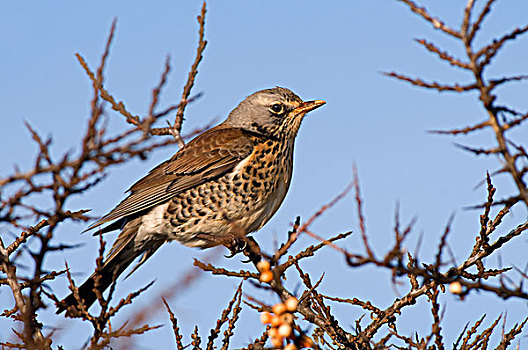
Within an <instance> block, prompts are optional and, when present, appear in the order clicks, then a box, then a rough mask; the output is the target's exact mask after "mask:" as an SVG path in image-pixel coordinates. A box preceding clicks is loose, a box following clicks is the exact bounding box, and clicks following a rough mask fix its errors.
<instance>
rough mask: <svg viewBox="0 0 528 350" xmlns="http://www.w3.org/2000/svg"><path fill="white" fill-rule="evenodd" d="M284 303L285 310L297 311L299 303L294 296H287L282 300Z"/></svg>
mask: <svg viewBox="0 0 528 350" xmlns="http://www.w3.org/2000/svg"><path fill="white" fill-rule="evenodd" d="M284 305H286V310H288V311H290V312H294V311H297V305H299V301H298V300H297V298H296V297H289V298H288V299H286V301H285V302H284Z"/></svg>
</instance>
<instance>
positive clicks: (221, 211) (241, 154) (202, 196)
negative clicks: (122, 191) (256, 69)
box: [57, 87, 325, 313]
mask: <svg viewBox="0 0 528 350" xmlns="http://www.w3.org/2000/svg"><path fill="white" fill-rule="evenodd" d="M324 104H325V102H324V101H320V100H315V101H308V102H303V101H302V100H301V99H300V98H299V96H297V95H296V94H295V93H293V92H292V91H291V90H288V89H285V88H280V87H276V88H272V89H267V90H262V91H258V92H256V93H254V94H252V95H250V96H249V97H247V98H246V99H245V100H244V101H242V102H241V103H240V104H239V105H238V106H237V107H236V108H235V109H234V110H233V111H232V112H231V113H230V114H229V116H228V117H227V119H226V120H225V121H224V122H223V123H221V124H220V125H218V126H216V127H214V128H212V129H209V130H207V131H205V132H204V133H202V134H200V135H199V136H197V137H196V138H194V139H193V140H192V141H190V142H189V143H188V144H186V145H185V147H183V148H182V149H181V150H180V151H178V152H177V153H176V154H175V155H174V156H173V157H172V158H170V159H169V160H167V161H165V162H163V163H161V164H160V165H158V166H157V167H155V168H154V169H152V170H151V171H150V172H149V173H148V175H147V176H145V177H144V178H142V179H141V180H139V181H138V182H136V183H135V184H134V185H133V186H132V187H131V188H130V189H129V192H130V194H129V195H128V197H127V198H125V199H124V200H123V201H122V202H121V203H119V204H118V205H117V206H116V207H115V208H114V209H113V210H112V211H111V212H110V213H108V214H106V215H105V216H103V217H102V218H101V219H100V220H98V221H97V222H95V223H93V224H92V225H91V226H90V227H88V229H87V230H91V229H94V228H96V227H99V226H100V225H102V224H105V223H109V222H112V223H111V224H109V225H108V226H106V227H104V228H102V229H100V232H101V233H106V232H110V231H113V230H121V233H120V234H119V236H118V237H117V239H116V241H115V242H114V244H113V246H112V249H111V250H110V252H109V253H108V256H107V257H106V259H105V261H104V264H103V266H102V268H101V269H100V271H98V272H96V273H98V275H99V276H100V277H99V281H98V283H97V289H98V290H99V291H100V292H101V293H102V292H103V291H104V290H106V289H107V288H108V287H109V286H110V284H112V282H113V281H114V280H115V279H116V278H117V277H118V276H119V275H120V274H121V273H123V271H125V269H126V268H127V267H128V266H129V265H130V264H131V263H132V262H133V261H134V260H135V259H136V258H138V257H140V256H141V259H140V260H139V262H138V263H137V265H136V266H135V267H134V269H133V270H132V271H131V272H130V273H132V272H134V271H135V270H136V269H137V268H138V267H139V266H140V265H141V264H143V263H144V262H145V261H146V260H147V259H148V258H149V257H151V256H152V254H154V252H155V251H156V250H157V249H158V248H159V247H161V246H162V245H163V244H164V243H165V242H170V241H174V240H176V241H179V242H181V243H183V244H184V245H186V246H189V247H199V248H209V247H213V246H216V245H220V244H223V245H226V246H229V245H230V244H231V243H232V241H233V240H235V241H236V235H234V234H233V228H234V227H236V228H237V230H242V231H243V233H244V234H245V235H247V234H249V233H251V232H254V231H256V230H258V229H260V228H261V227H262V226H264V224H265V223H266V222H268V220H269V219H270V218H271V217H272V216H273V214H274V213H275V212H276V211H277V209H278V208H279V206H280V204H281V203H282V201H283V199H284V197H285V196H286V192H287V191H288V188H289V186H290V181H291V176H292V167H293V146H294V141H295V137H296V136H297V132H298V131H299V127H300V125H301V122H302V120H303V118H304V116H305V115H306V113H308V112H310V111H311V110H314V109H316V108H318V107H320V106H322V105H324ZM96 273H94V274H93V275H92V276H90V277H89V278H88V279H87V280H86V281H85V282H84V283H83V284H82V285H81V286H80V287H79V297H80V299H81V300H82V303H83V304H84V305H85V307H86V308H88V307H90V306H91V305H92V304H93V303H94V302H95V301H96V300H97V297H96V294H95V292H94V286H95V280H96ZM78 304H79V300H77V299H76V298H75V296H74V295H73V293H72V294H70V295H69V296H68V297H66V298H65V299H64V300H62V301H61V302H60V303H59V307H58V311H57V313H60V312H62V311H64V310H66V309H68V310H70V309H71V308H74V309H75V308H76V306H77V305H78Z"/></svg>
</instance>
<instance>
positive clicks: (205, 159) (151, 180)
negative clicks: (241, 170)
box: [87, 126, 255, 230]
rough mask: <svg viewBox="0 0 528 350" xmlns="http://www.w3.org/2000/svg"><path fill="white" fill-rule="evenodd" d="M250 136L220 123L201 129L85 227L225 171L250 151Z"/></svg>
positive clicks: (147, 205)
mask: <svg viewBox="0 0 528 350" xmlns="http://www.w3.org/2000/svg"><path fill="white" fill-rule="evenodd" d="M253 140H254V139H253V138H252V137H251V136H250V135H249V134H247V133H245V132H244V131H242V130H240V129H234V128H226V127H223V126H217V127H215V128H212V129H210V130H208V131H206V132H204V133H203V134H201V135H200V136H198V137H196V138H195V139H193V140H192V141H191V142H189V143H188V144H187V145H186V146H185V147H184V148H182V149H181V150H180V151H179V152H178V153H176V154H175V155H174V156H173V157H172V158H171V159H169V160H167V161H165V162H163V163H161V164H160V165H158V166H157V167H155V168H154V169H152V170H151V171H150V172H149V173H148V175H147V176H145V177H144V178H142V179H141V180H139V181H138V182H136V183H135V184H134V185H132V187H130V189H129V190H128V191H130V194H129V196H128V197H127V198H125V199H124V200H123V201H122V202H121V203H119V204H118V205H117V206H116V207H115V208H114V209H113V210H112V211H111V212H110V213H108V214H106V215H105V216H103V217H102V218H101V219H100V220H98V221H96V222H94V223H93V224H92V225H90V226H89V227H88V229H87V230H91V229H93V228H95V227H97V226H99V225H101V224H104V223H106V222H109V221H113V220H117V219H119V218H125V217H127V216H129V215H132V214H135V213H138V212H140V211H142V210H145V209H148V208H151V207H153V206H155V205H158V204H161V203H163V202H165V201H167V200H169V199H170V198H172V197H174V196H175V195H177V194H178V193H180V192H182V191H185V190H187V189H189V188H192V187H196V186H198V185H201V184H203V183H205V182H207V181H210V180H212V179H216V178H219V177H221V176H223V175H225V174H226V173H228V172H229V171H231V170H232V169H233V168H235V167H236V166H237V164H238V163H239V162H240V161H242V160H243V159H244V158H246V157H247V156H249V155H250V154H251V152H252V151H253V148H254V146H255V142H254V141H253Z"/></svg>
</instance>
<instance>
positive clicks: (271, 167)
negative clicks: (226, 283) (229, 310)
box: [165, 140, 293, 247]
mask: <svg viewBox="0 0 528 350" xmlns="http://www.w3.org/2000/svg"><path fill="white" fill-rule="evenodd" d="M292 165H293V142H284V141H279V140H266V141H264V142H259V143H257V144H256V145H255V149H254V151H253V152H252V153H251V155H249V156H248V157H247V158H246V159H244V160H242V161H241V162H240V163H239V164H238V165H237V166H236V167H235V168H234V169H233V171H232V172H230V173H229V174H226V175H224V176H223V177H221V178H218V179H216V180H213V181H210V182H207V183H204V184H202V185H200V186H198V187H196V188H193V189H190V190H187V191H184V192H182V193H180V194H179V195H177V196H176V197H174V198H173V199H172V200H171V201H170V202H169V205H168V207H167V210H166V214H165V220H167V221H168V222H170V226H171V227H172V232H171V236H172V237H171V239H177V240H178V241H180V242H182V243H183V244H186V245H188V246H194V247H209V246H212V245H217V244H218V243H217V242H218V240H215V239H214V236H221V235H223V234H228V233H229V231H230V230H232V229H233V225H236V226H237V227H238V228H239V229H243V230H244V231H245V232H246V234H248V233H250V232H253V231H256V230H258V229H260V228H261V227H262V226H263V225H264V224H265V223H266V222H267V221H268V220H269V219H270V218H271V217H272V216H273V214H274V213H275V212H276V211H277V209H278V208H279V206H280V204H281V203H282V201H283V200H284V197H285V196H286V193H287V191H288V188H289V185H290V180H291V175H292ZM204 235H211V236H213V237H211V238H212V239H211V241H208V240H207V239H204ZM198 237H199V238H198Z"/></svg>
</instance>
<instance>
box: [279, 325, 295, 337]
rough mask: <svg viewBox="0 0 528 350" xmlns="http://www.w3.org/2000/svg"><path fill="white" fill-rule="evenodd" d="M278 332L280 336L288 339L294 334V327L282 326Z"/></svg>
mask: <svg viewBox="0 0 528 350" xmlns="http://www.w3.org/2000/svg"><path fill="white" fill-rule="evenodd" d="M277 332H278V333H279V335H281V336H283V337H285V338H288V337H289V336H290V335H291V334H292V326H290V325H289V324H281V325H280V326H279V329H278V330H277Z"/></svg>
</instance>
